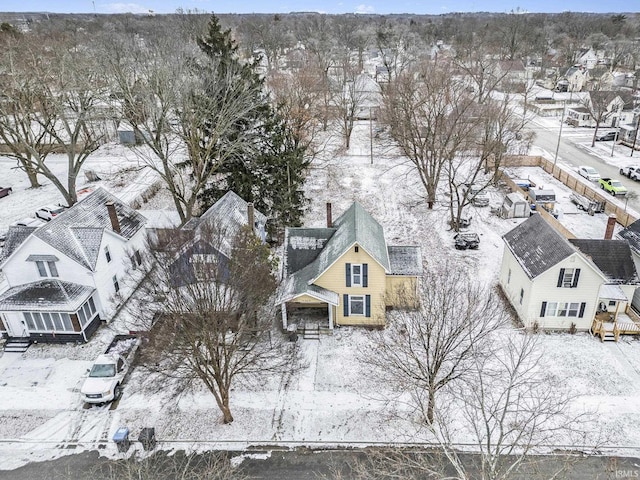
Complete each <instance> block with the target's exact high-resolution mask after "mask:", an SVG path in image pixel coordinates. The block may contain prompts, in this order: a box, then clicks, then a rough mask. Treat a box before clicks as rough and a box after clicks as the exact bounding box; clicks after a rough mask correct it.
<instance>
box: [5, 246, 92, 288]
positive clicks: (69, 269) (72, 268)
mask: <svg viewBox="0 0 640 480" xmlns="http://www.w3.org/2000/svg"><path fill="white" fill-rule="evenodd" d="M30 255H55V256H56V257H58V258H59V259H60V260H59V261H58V262H56V268H57V270H58V277H41V276H40V274H39V273H38V268H37V267H36V262H31V261H27V258H28V257H29V256H30ZM3 271H4V273H5V276H6V278H7V283H8V284H9V286H10V287H15V286H16V285H22V284H24V283H31V282H37V281H39V280H44V279H45V278H58V279H59V280H64V281H66V282H73V283H78V284H80V285H88V286H91V287H92V286H94V285H93V278H92V276H91V272H90V271H89V270H87V269H86V268H84V267H83V266H81V265H80V264H78V262H76V261H74V260H72V259H70V258H69V257H67V256H66V255H64V254H63V253H61V252H59V251H58V250H56V249H55V248H53V247H52V246H51V245H49V244H48V243H45V242H43V241H42V240H40V239H39V238H38V237H34V236H30V237H29V238H27V240H25V241H24V243H23V244H22V245H21V246H20V247H19V248H18V249H17V250H16V251H15V252H14V253H13V256H12V257H11V258H10V259H9V261H7V263H6V264H5V265H4V267H3Z"/></svg>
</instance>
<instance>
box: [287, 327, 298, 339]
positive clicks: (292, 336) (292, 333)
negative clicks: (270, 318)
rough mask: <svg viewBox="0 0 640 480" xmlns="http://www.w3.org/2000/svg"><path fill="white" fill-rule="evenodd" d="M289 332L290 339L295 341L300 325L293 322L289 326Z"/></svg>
mask: <svg viewBox="0 0 640 480" xmlns="http://www.w3.org/2000/svg"><path fill="white" fill-rule="evenodd" d="M287 333H288V334H289V341H290V342H295V341H297V340H298V325H296V324H295V323H292V324H291V325H288V326H287Z"/></svg>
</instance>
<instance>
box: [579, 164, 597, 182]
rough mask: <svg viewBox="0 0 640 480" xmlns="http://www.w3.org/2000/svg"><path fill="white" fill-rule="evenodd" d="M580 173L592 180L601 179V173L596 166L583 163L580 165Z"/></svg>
mask: <svg viewBox="0 0 640 480" xmlns="http://www.w3.org/2000/svg"><path fill="white" fill-rule="evenodd" d="M578 173H579V174H580V175H581V176H583V177H584V178H586V179H587V180H589V181H590V182H597V181H598V180H600V174H599V173H598V171H597V170H596V169H595V168H592V167H587V166H585V165H582V166H580V167H578Z"/></svg>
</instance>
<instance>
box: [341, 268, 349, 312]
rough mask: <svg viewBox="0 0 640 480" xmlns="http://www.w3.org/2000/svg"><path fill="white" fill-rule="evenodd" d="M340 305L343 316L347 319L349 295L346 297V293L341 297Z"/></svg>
mask: <svg viewBox="0 0 640 480" xmlns="http://www.w3.org/2000/svg"><path fill="white" fill-rule="evenodd" d="M347 265H348V264H347ZM342 303H344V316H345V317H348V316H349V295H347V294H346V293H345V294H344V295H343V296H342Z"/></svg>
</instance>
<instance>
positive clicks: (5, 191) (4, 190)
mask: <svg viewBox="0 0 640 480" xmlns="http://www.w3.org/2000/svg"><path fill="white" fill-rule="evenodd" d="M11 192H13V189H12V188H11V187H0V198H2V197H6V196H7V195H11Z"/></svg>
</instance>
